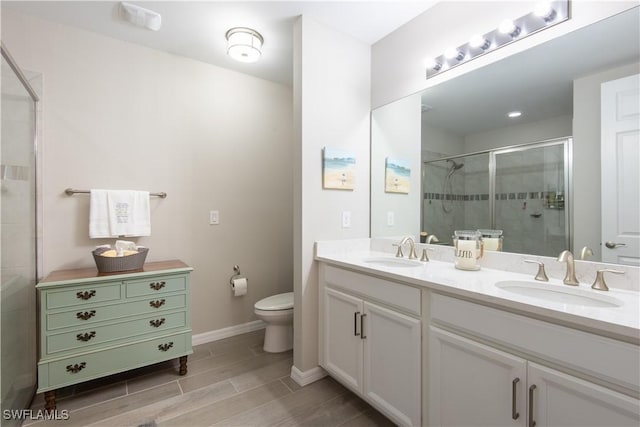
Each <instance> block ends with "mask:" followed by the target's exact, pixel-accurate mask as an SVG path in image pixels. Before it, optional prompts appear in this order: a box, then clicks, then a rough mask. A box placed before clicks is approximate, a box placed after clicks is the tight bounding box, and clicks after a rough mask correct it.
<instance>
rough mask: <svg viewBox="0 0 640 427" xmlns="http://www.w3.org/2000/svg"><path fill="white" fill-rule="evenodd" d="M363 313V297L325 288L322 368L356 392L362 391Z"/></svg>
mask: <svg viewBox="0 0 640 427" xmlns="http://www.w3.org/2000/svg"><path fill="white" fill-rule="evenodd" d="M362 313H363V303H362V300H360V299H358V298H354V297H352V296H351V295H347V294H343V293H342V292H338V291H336V290H333V289H330V288H325V290H324V313H323V314H324V320H323V322H324V338H323V339H324V365H323V368H325V369H326V370H327V371H329V372H330V373H331V374H333V375H335V376H336V377H337V378H339V379H341V380H342V381H343V382H345V383H346V384H348V385H349V386H351V387H352V388H353V389H354V390H357V391H362V348H363V345H362V339H361V334H360V328H361V325H360V316H361V315H362Z"/></svg>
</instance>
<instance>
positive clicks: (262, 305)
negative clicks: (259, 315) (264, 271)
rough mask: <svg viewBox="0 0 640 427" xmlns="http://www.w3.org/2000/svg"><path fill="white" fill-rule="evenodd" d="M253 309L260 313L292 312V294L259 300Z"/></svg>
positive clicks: (287, 293)
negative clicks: (260, 311)
mask: <svg viewBox="0 0 640 427" xmlns="http://www.w3.org/2000/svg"><path fill="white" fill-rule="evenodd" d="M254 308H255V309H256V310H262V311H277V310H293V292H285V293H283V294H277V295H272V296H270V297H267V298H264V299H261V300H260V301H258V302H256V303H255V305H254Z"/></svg>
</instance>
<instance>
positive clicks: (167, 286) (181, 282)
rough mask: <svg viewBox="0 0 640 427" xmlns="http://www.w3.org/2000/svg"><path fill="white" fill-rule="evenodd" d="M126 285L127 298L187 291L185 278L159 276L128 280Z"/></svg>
mask: <svg viewBox="0 0 640 427" xmlns="http://www.w3.org/2000/svg"><path fill="white" fill-rule="evenodd" d="M124 284H125V293H126V296H127V298H133V297H139V296H144V295H155V294H160V293H165V292H177V291H184V290H185V289H187V278H186V277H185V276H159V277H152V278H149V279H143V280H128V281H125V282H124Z"/></svg>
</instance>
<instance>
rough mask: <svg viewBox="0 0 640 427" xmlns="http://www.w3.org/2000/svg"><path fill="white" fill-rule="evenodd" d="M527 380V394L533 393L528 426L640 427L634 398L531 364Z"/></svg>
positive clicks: (639, 417) (639, 402)
mask: <svg viewBox="0 0 640 427" xmlns="http://www.w3.org/2000/svg"><path fill="white" fill-rule="evenodd" d="M611 363H615V360H614V359H612V360H611ZM528 381H529V386H528V390H527V393H531V394H532V396H531V397H528V399H531V400H532V402H533V405H532V410H531V415H532V418H533V419H532V420H530V421H529V422H530V424H529V425H533V422H535V426H536V427H544V426H602V427H605V426H606V427H609V426H635V427H637V426H638V425H640V401H638V400H637V399H634V398H632V397H629V396H626V395H623V394H620V393H617V392H615V391H613V390H609V389H606V388H604V387H601V386H599V385H597V384H594V383H591V382H588V381H584V380H582V379H579V378H576V377H574V376H571V375H567V374H564V373H562V372H559V371H556V370H555V369H551V368H547V367H545V366H541V365H538V364H536V363H532V362H529V368H528ZM534 386H535V388H534V389H533V390H530V388H531V387H534Z"/></svg>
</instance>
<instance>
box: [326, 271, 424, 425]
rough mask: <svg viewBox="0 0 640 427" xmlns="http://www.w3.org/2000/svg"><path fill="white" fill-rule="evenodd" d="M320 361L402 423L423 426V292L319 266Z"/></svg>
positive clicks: (374, 278) (356, 390)
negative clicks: (421, 312) (421, 313)
mask: <svg viewBox="0 0 640 427" xmlns="http://www.w3.org/2000/svg"><path fill="white" fill-rule="evenodd" d="M319 344H320V364H321V366H322V367H323V368H324V369H326V370H327V372H329V373H330V374H331V375H332V376H333V377H334V378H336V379H337V380H339V381H340V382H342V383H343V384H345V385H346V386H347V387H349V388H351V389H352V390H353V391H355V392H356V393H358V394H359V395H360V396H361V397H363V398H364V399H365V400H367V401H368V402H369V403H371V404H372V405H373V406H375V407H376V408H378V409H379V410H380V411H381V412H383V413H384V414H386V415H387V416H388V417H389V418H390V419H392V420H393V421H394V422H396V423H398V424H401V425H420V424H421V407H420V405H421V374H420V372H421V321H420V290H419V289H417V288H413V287H410V286H406V285H401V284H398V283H394V282H389V281H386V280H383V279H380V278H377V277H371V276H367V275H363V274H358V273H355V272H352V271H349V270H343V269H339V268H336V267H333V266H328V265H324V264H321V265H320V343H319Z"/></svg>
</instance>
